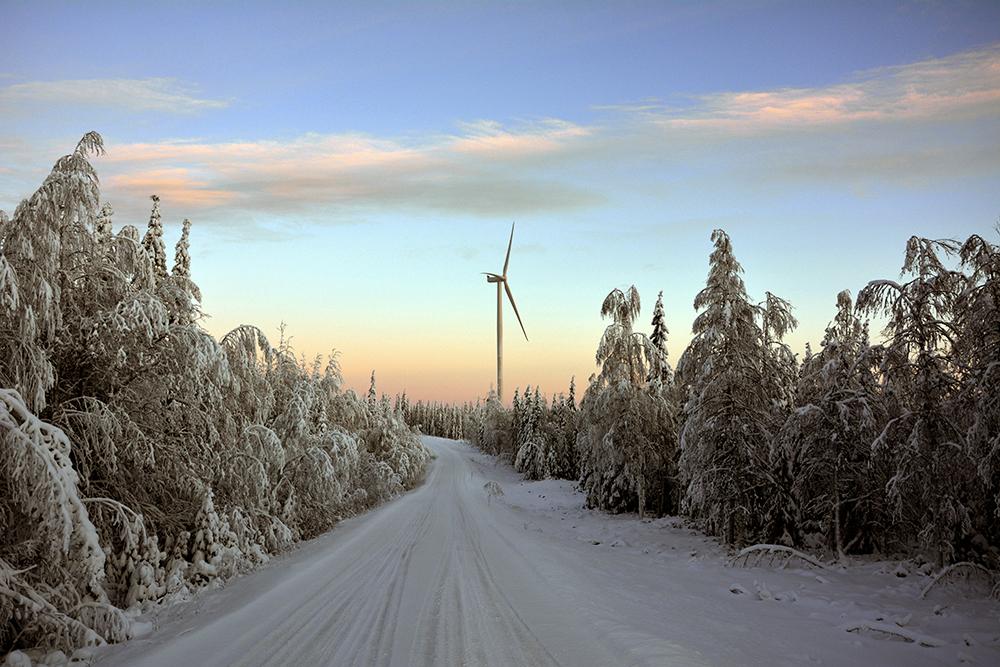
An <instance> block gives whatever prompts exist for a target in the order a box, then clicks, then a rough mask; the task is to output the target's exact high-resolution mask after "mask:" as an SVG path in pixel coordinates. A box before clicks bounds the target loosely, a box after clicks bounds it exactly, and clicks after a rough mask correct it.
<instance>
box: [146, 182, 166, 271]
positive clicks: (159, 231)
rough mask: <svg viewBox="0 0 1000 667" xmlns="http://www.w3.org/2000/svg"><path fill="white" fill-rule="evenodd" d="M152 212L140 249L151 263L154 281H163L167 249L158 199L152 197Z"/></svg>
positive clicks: (155, 196) (154, 196)
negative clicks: (154, 276)
mask: <svg viewBox="0 0 1000 667" xmlns="http://www.w3.org/2000/svg"><path fill="white" fill-rule="evenodd" d="M150 199H152V200H153V210H152V212H151V213H150V214H149V225H148V228H147V229H146V235H145V236H144V237H143V239H142V247H143V249H144V250H145V251H146V254H147V255H148V256H149V258H150V260H152V262H153V271H154V272H155V274H156V279H157V280H158V281H159V280H163V279H164V278H166V276H167V249H166V247H165V246H164V245H163V222H161V220H160V198H159V197H158V196H157V195H152V196H151V197H150Z"/></svg>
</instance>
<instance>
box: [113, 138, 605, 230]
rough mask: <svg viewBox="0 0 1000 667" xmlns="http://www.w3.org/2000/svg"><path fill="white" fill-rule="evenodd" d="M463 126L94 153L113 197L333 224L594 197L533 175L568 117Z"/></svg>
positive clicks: (559, 145)
mask: <svg viewBox="0 0 1000 667" xmlns="http://www.w3.org/2000/svg"><path fill="white" fill-rule="evenodd" d="M461 129H462V130H463V132H461V133H459V134H453V135H442V136H439V137H433V138H430V139H427V140H425V141H423V142H420V143H404V142H401V141H397V140H387V139H380V138H375V137H369V136H365V135H359V134H346V135H320V134H309V135H305V136H302V137H299V138H296V139H292V140H289V141H272V140H261V141H240V142H223V143H205V142H188V141H175V142H161V143H139V144H118V145H116V144H114V143H109V145H108V154H107V157H106V158H103V159H102V173H105V172H110V174H111V175H110V176H109V177H107V178H105V180H104V182H105V184H106V186H107V190H106V191H107V192H108V193H109V194H110V195H111V196H114V197H116V198H121V197H124V198H135V197H140V198H141V197H144V196H146V195H148V194H151V193H154V192H155V193H158V194H160V195H161V197H162V198H163V199H164V202H165V203H167V202H169V201H170V200H171V199H173V200H174V201H175V202H176V203H178V204H180V205H183V206H188V207H191V208H195V209H212V208H218V207H226V208H230V209H233V208H235V209H240V210H245V211H262V212H271V213H274V212H279V211H280V212H295V213H298V214H303V213H311V214H312V217H314V219H321V218H323V217H325V219H327V220H330V221H333V222H336V221H338V220H339V219H355V218H356V217H357V215H358V214H359V212H362V211H365V210H372V209H374V210H385V209H392V210H408V211H418V212H419V211H422V212H425V213H449V214H460V215H470V216H477V217H489V216H506V215H517V214H523V213H528V212H532V213H538V212H540V211H542V212H544V211H556V210H571V209H574V208H580V207H586V206H590V205H594V204H596V203H599V202H600V201H601V197H600V195H597V194H596V193H593V192H589V191H588V190H587V189H585V188H580V187H576V186H573V185H570V184H567V183H565V182H563V181H561V180H560V179H559V178H557V177H556V176H554V175H552V174H542V173H539V171H538V170H537V169H534V167H533V166H532V161H533V160H535V159H537V158H538V157H539V156H542V155H549V156H551V155H553V154H557V153H559V152H561V151H564V150H568V149H569V144H571V143H572V142H573V141H574V140H577V139H579V138H581V137H584V136H585V135H586V132H584V131H583V130H582V128H578V127H577V126H574V125H573V124H571V123H567V122H564V121H558V122H557V121H544V122H541V123H539V124H537V125H535V124H532V125H526V126H524V127H518V128H507V127H503V126H501V125H499V124H496V123H485V122H480V123H475V124H469V125H465V126H462V128H461Z"/></svg>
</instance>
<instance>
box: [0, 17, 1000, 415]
mask: <svg viewBox="0 0 1000 667" xmlns="http://www.w3.org/2000/svg"><path fill="white" fill-rule="evenodd" d="M290 4H292V5H293V6H291V7H287V6H282V5H280V4H276V3H275V4H263V3H250V2H241V3H211V4H210V5H209V6H207V7H206V6H203V3H182V2H161V3H156V4H152V3H149V4H144V3H118V4H116V3H101V2H95V3H87V4H83V3H46V2H31V3H27V2H10V1H5V2H3V3H2V4H0V21H2V23H3V24H4V25H5V26H6V27H7V29H6V30H5V35H6V37H5V41H3V42H2V43H0V118H2V120H3V123H2V127H0V208H4V209H7V210H8V211H9V210H12V209H13V207H14V206H15V205H16V203H17V201H18V200H19V199H20V198H22V197H23V196H25V195H26V194H28V193H29V192H30V190H31V189H32V188H34V187H36V186H37V184H38V182H39V181H40V180H41V178H42V177H43V176H44V174H45V173H46V171H47V170H48V168H49V167H50V166H51V164H52V162H53V161H54V160H55V158H56V157H58V155H60V154H62V153H64V152H66V151H67V150H69V149H70V148H71V147H72V145H73V143H74V142H75V140H76V139H77V138H78V137H79V136H80V135H81V134H82V133H83V132H84V131H86V130H89V129H96V130H98V131H100V132H101V133H102V134H103V135H104V137H105V139H106V141H107V143H108V149H109V150H108V155H107V156H106V157H105V158H101V159H99V160H97V161H96V164H97V167H98V170H99V172H100V174H101V175H102V179H103V183H104V193H105V196H106V197H107V198H108V199H109V200H110V201H112V202H113V203H114V205H115V209H116V211H117V216H116V220H117V222H118V224H119V225H121V224H126V223H129V224H136V225H137V226H140V228H141V227H142V226H144V224H145V218H146V217H147V215H148V213H147V212H148V195H149V194H152V193H153V192H156V193H158V194H160V196H161V197H162V199H163V202H162V206H163V211H164V215H165V220H166V221H167V230H168V232H167V233H168V237H170V238H173V237H176V235H177V234H178V233H179V223H180V221H181V220H182V219H183V218H184V217H190V218H191V219H192V220H193V222H194V224H195V227H194V231H193V243H194V248H193V258H194V277H195V279H196V280H197V281H198V282H199V283H200V285H201V286H202V289H203V291H204V293H205V302H204V307H205V310H206V312H208V313H209V314H210V315H211V316H212V317H211V318H209V319H208V320H206V323H205V324H206V326H207V327H208V328H209V330H210V331H212V332H213V333H217V334H221V333H224V332H225V331H226V330H228V329H229V328H231V327H232V326H235V325H237V324H240V323H243V322H251V323H256V324H258V325H260V326H261V327H262V328H264V329H265V331H267V332H269V333H273V332H274V331H275V329H276V326H277V324H278V322H280V321H282V320H284V321H286V322H287V323H288V325H289V330H290V332H291V333H292V335H293V336H294V337H295V338H294V342H295V345H296V347H297V348H298V349H299V350H301V351H302V352H303V353H306V354H308V355H313V354H316V353H320V352H324V351H326V350H328V349H329V348H331V347H336V348H338V349H340V350H342V352H343V355H344V356H343V363H344V368H345V372H346V374H347V378H348V382H349V384H352V385H355V386H358V387H361V386H363V385H366V383H367V374H368V372H369V371H370V370H371V368H375V369H377V371H378V373H379V377H380V386H381V388H382V389H384V390H386V391H389V392H395V391H397V390H400V389H402V388H404V387H405V388H407V390H408V392H409V393H410V394H411V395H415V396H417V397H423V398H443V399H449V400H458V399H463V398H472V397H474V396H476V395H482V394H484V393H485V391H486V390H487V389H488V387H489V383H490V381H491V379H492V377H493V363H494V358H493V354H494V352H493V348H494V345H495V343H494V340H493V335H494V334H493V327H494V321H493V309H494V308H495V304H494V302H493V297H494V293H493V291H492V286H488V285H486V284H485V283H484V282H482V278H481V276H478V275H477V274H478V272H479V271H491V270H497V269H499V268H500V264H501V263H502V252H503V248H504V243H505V240H506V233H507V230H509V225H510V222H511V221H512V220H517V222H518V231H517V235H516V237H515V249H514V259H513V260H512V265H511V284H512V287H513V289H514V292H515V295H516V296H517V299H518V305H519V307H520V309H521V311H522V315H523V316H524V319H525V325H526V326H527V328H528V333H529V335H531V337H532V340H531V342H530V343H528V342H525V341H523V340H520V341H519V340H518V339H517V338H516V337H515V336H513V333H514V329H513V328H512V326H510V325H513V319H512V317H513V313H512V312H510V311H509V310H508V311H507V318H508V319H507V321H508V325H509V326H508V328H507V331H508V335H507V336H506V342H507V348H506V359H507V375H506V377H507V379H506V383H507V385H508V386H516V385H522V386H523V385H524V384H527V383H531V384H534V383H536V382H540V383H541V384H542V387H543V389H544V390H545V391H548V392H551V391H558V390H561V389H563V388H564V387H565V385H566V383H567V381H568V378H569V376H570V375H574V374H575V375H577V376H578V381H581V383H582V381H585V378H586V376H587V375H589V373H590V372H592V371H593V370H594V368H593V361H592V360H593V350H594V348H595V347H596V343H597V340H598V338H599V336H600V332H601V331H602V328H603V323H602V322H601V321H600V319H599V316H598V311H599V307H600V302H601V300H602V298H603V296H604V295H605V294H606V293H607V292H608V291H609V290H610V289H612V288H614V287H627V286H628V285H629V284H632V283H635V284H636V286H637V287H638V288H639V290H640V293H641V294H642V296H643V301H644V304H645V307H644V312H643V315H642V319H643V321H644V322H645V320H647V319H648V318H649V316H650V313H651V311H652V304H653V301H654V300H655V297H656V293H657V291H659V290H660V289H662V290H664V293H665V301H666V309H667V317H668V324H669V325H670V328H671V331H672V339H671V354H672V357H673V358H674V359H676V357H677V355H678V354H679V352H680V350H681V348H682V346H683V345H684V344H685V343H686V342H687V340H688V339H689V331H690V323H691V320H692V319H693V316H694V311H693V310H692V308H691V301H692V300H693V298H694V294H695V292H696V291H697V290H698V289H699V287H700V286H701V285H702V284H703V280H704V277H705V273H706V270H707V256H708V254H709V252H710V250H711V247H710V242H709V235H710V233H711V230H712V229H713V228H714V227H723V228H725V229H726V230H727V231H729V233H730V235H731V236H732V237H733V242H734V245H735V249H736V252H737V256H738V257H739V259H740V260H741V261H742V263H743V264H744V267H745V268H746V270H747V276H746V277H747V284H748V287H749V289H750V291H751V293H752V295H754V296H756V297H760V298H763V293H764V290H770V291H772V292H775V293H777V294H780V295H782V296H784V297H786V298H788V299H789V300H791V301H792V303H793V304H794V305H795V306H796V308H797V313H798V315H799V319H800V320H801V326H800V328H799V330H797V331H796V332H795V333H794V334H793V335H792V336H791V342H792V344H793V346H794V347H795V348H796V349H801V348H802V346H803V345H804V343H805V341H807V340H810V341H813V342H814V343H816V342H818V341H819V339H820V338H821V337H822V330H823V327H824V326H825V324H826V322H827V321H828V320H829V317H830V315H831V313H832V311H833V304H834V302H835V296H836V293H837V292H838V291H839V290H840V289H844V288H850V289H852V290H853V291H854V292H856V291H857V290H858V289H859V288H860V287H861V286H863V285H864V283H865V282H866V281H867V280H869V279H873V278H877V277H885V276H894V275H896V273H897V272H898V266H899V265H900V263H901V260H902V250H903V245H904V243H905V240H906V238H907V237H908V236H909V235H910V234H921V235H929V236H937V237H940V236H963V235H967V234H969V233H973V232H976V233H981V234H989V233H991V230H992V228H993V225H994V223H995V222H996V220H997V218H998V214H1000V201H998V199H1000V196H998V194H997V191H998V190H1000V188H998V187H997V185H996V184H997V183H998V182H1000V181H998V176H1000V3H997V2H978V3H976V2H947V3H946V2H940V3H938V2H892V3H889V2H865V3H848V2H837V3H819V2H805V3H802V2H793V3H788V2H706V3H663V2H660V3H643V2H617V3H596V2H573V3H525V2H508V3H487V2H475V3H416V2H411V3H357V4H347V3H290ZM171 235H172V236H171Z"/></svg>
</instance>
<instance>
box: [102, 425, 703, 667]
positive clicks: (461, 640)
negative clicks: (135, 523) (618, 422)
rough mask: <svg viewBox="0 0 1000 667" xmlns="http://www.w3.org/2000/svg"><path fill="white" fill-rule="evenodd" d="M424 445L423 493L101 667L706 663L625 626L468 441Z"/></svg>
mask: <svg viewBox="0 0 1000 667" xmlns="http://www.w3.org/2000/svg"><path fill="white" fill-rule="evenodd" d="M424 441H425V443H426V444H427V445H428V446H429V447H430V448H431V449H432V451H433V452H434V453H435V454H436V459H435V460H434V461H433V462H432V463H431V466H430V469H429V472H428V477H427V480H426V482H425V483H424V484H423V485H422V486H421V487H420V488H418V489H416V490H414V491H413V492H411V493H409V494H406V495H405V496H403V497H401V498H398V499H396V500H394V501H393V502H391V503H388V504H387V505H385V506H383V507H381V508H379V509H377V510H375V511H373V512H371V513H368V514H366V515H364V516H361V517H357V518H355V519H351V520H349V521H345V522H343V523H342V524H341V525H340V526H338V527H337V528H336V529H335V530H334V531H332V532H331V533H329V534H327V535H324V536H323V537H321V538H318V539H317V540H313V541H312V542H309V543H307V544H305V545H304V546H303V547H302V548H301V549H298V550H296V551H295V552H293V553H291V554H289V555H287V556H285V557H282V558H278V559H275V561H273V562H272V563H271V564H270V565H268V566H267V567H265V568H263V569H262V570H259V571H257V572H254V573H252V574H250V575H248V576H246V577H243V578H240V579H237V580H235V581H233V582H231V583H230V584H229V585H227V587H226V588H224V589H223V590H220V591H217V592H211V593H208V594H207V595H204V596H202V598H203V599H200V600H199V601H198V602H195V603H192V604H191V605H181V606H179V607H178V608H177V609H179V611H176V612H173V613H174V614H175V618H173V619H169V618H161V619H160V627H159V628H158V629H157V630H156V631H154V632H153V633H152V634H151V635H150V636H149V637H147V638H145V639H137V640H133V641H131V642H127V643H126V644H124V645H121V646H117V647H113V648H111V649H110V650H109V651H108V652H107V653H105V654H103V655H102V656H101V660H100V661H99V664H101V665H138V666H149V667H155V666H160V665H163V666H167V665H169V666H171V667H175V666H178V665H180V666H192V667H193V666H194V665H199V666H208V665H241V666H251V665H408V666H409V665H413V666H415V665H504V666H506V665H539V666H548V665H573V666H580V665H622V664H657V665H662V664H665V663H667V662H677V663H678V664H697V663H699V662H701V660H700V659H699V656H698V655H697V654H696V653H689V652H687V651H683V650H681V649H680V647H678V646H676V645H674V644H672V643H670V642H666V641H661V640H659V639H657V638H655V637H654V636H652V635H648V634H647V635H642V633H637V632H636V631H635V629H634V628H632V627H630V628H627V629H626V628H625V627H624V626H623V625H622V624H621V623H618V622H616V620H615V619H616V616H617V614H616V613H614V610H613V609H608V608H607V607H606V605H605V603H606V602H607V596H606V595H605V593H604V592H602V591H601V588H603V587H601V586H599V584H600V582H595V581H593V580H594V579H595V575H594V570H593V569H591V568H587V567H584V566H583V565H582V564H577V565H575V564H574V560H575V559H578V558H579V554H574V553H572V550H569V552H567V550H565V549H562V548H561V545H560V543H558V542H556V541H554V540H552V539H551V538H549V537H548V536H546V535H544V534H542V533H540V532H538V531H537V530H535V531H533V530H529V529H528V526H527V524H526V523H525V522H524V521H523V520H522V518H519V516H518V515H517V512H516V510H515V509H512V508H511V507H509V506H508V505H507V504H505V503H504V502H502V501H500V500H498V499H495V498H492V497H491V496H490V495H489V494H488V493H487V491H486V489H485V488H484V485H485V484H486V483H487V482H488V481H489V478H488V477H487V476H484V475H487V474H488V473H489V472H490V470H489V468H488V467H486V466H483V465H482V464H477V463H476V462H475V460H476V457H474V456H473V452H472V450H471V449H470V448H469V447H468V446H467V445H464V444H461V443H458V442H454V441H450V440H442V439H437V438H425V439H424ZM578 565H579V566H578ZM588 572H589V575H588ZM192 607H193V609H192ZM170 613H171V610H169V609H168V610H167V611H166V615H169V614H170Z"/></svg>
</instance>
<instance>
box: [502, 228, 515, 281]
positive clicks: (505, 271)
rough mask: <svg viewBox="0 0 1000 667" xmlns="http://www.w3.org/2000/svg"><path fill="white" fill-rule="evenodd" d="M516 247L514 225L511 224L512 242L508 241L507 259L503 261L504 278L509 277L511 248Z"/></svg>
mask: <svg viewBox="0 0 1000 667" xmlns="http://www.w3.org/2000/svg"><path fill="white" fill-rule="evenodd" d="M512 245H514V223H513V222H512V223H510V240H509V241H507V258H506V259H505V260H504V261H503V277H504V278H506V277H507V265H508V264H510V247H511V246H512Z"/></svg>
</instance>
